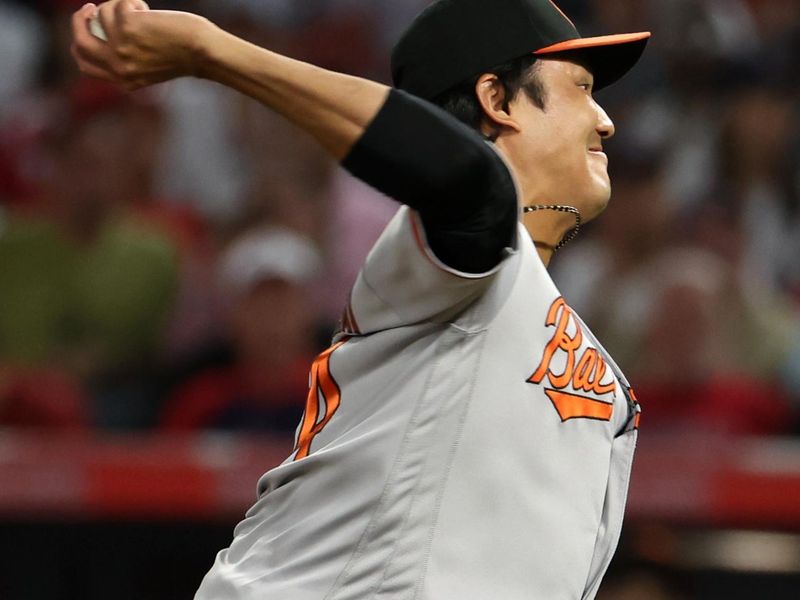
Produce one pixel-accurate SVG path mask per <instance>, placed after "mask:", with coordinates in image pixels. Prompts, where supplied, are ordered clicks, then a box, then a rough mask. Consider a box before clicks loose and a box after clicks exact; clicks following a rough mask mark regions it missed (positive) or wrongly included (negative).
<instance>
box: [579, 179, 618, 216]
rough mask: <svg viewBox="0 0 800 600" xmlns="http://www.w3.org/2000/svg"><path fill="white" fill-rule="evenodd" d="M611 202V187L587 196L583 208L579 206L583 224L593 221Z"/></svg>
mask: <svg viewBox="0 0 800 600" xmlns="http://www.w3.org/2000/svg"><path fill="white" fill-rule="evenodd" d="M610 200H611V187H610V186H608V185H607V186H605V187H604V188H603V189H602V190H595V191H594V193H593V194H587V198H586V201H585V202H583V203H582V206H578V207H576V208H578V210H580V211H581V218H582V219H583V222H584V223H585V222H587V221H591V220H592V219H594V218H596V217H597V216H598V215H600V213H602V212H603V211H604V210H605V209H606V207H607V206H608V203H609V201H610Z"/></svg>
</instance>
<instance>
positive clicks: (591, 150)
mask: <svg viewBox="0 0 800 600" xmlns="http://www.w3.org/2000/svg"><path fill="white" fill-rule="evenodd" d="M589 154H591V155H593V156H597V157H602V158H603V159H605V160H606V162H608V156H606V153H605V152H603V148H602V147H594V148H589Z"/></svg>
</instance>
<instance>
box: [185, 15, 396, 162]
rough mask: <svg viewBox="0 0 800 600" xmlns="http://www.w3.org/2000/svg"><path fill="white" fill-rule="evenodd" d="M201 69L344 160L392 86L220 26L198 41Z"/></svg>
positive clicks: (214, 79)
mask: <svg viewBox="0 0 800 600" xmlns="http://www.w3.org/2000/svg"><path fill="white" fill-rule="evenodd" d="M198 45H199V48H200V49H199V54H200V57H199V62H198V70H197V74H198V75H199V76H200V77H203V78H206V79H209V80H212V81H216V82H218V83H221V84H222V85H225V86H228V87H231V88H233V89H236V90H238V91H239V92H242V93H243V94H246V95H247V96H250V97H251V98H254V99H255V100H258V101H259V102H261V103H262V104H264V105H265V106H268V107H269V108H271V109H272V110H275V111H276V112H278V113H280V114H282V115H283V116H284V117H286V118H287V119H289V120H290V121H292V122H293V123H295V124H296V125H298V126H299V127H301V128H302V129H304V130H305V131H307V132H308V133H310V134H311V135H312V136H314V137H315V138H316V139H317V140H318V141H319V143H320V144H321V145H322V146H323V147H324V148H325V149H326V150H327V151H328V152H330V153H331V154H332V155H333V156H334V157H335V158H336V159H337V160H341V159H343V158H344V157H345V156H346V155H347V153H348V152H349V151H350V149H351V148H352V146H353V145H354V144H355V142H356V141H357V140H358V139H359V138H360V137H361V136H362V134H363V133H364V130H365V129H366V127H367V126H368V125H369V123H370V122H371V121H372V119H373V118H374V117H375V115H376V114H377V113H378V111H379V110H380V108H381V106H382V105H383V103H384V102H385V100H386V96H387V94H388V93H389V88H388V87H387V86H385V85H382V84H380V83H376V82H374V81H370V80H367V79H363V78H360V77H353V76H351V75H344V74H342V73H336V72H333V71H329V70H327V69H323V68H320V67H317V66H314V65H311V64H308V63H305V62H302V61H299V60H295V59H292V58H289V57H287V56H282V55H280V54H277V53H275V52H270V51H269V50H265V49H263V48H260V47H258V46H256V45H254V44H251V43H249V42H246V41H244V40H241V39H239V38H237V37H236V36H234V35H231V34H229V33H227V32H225V31H223V30H222V29H219V28H218V27H216V26H210V27H208V28H206V29H205V31H204V32H203V34H202V37H201V38H200V40H199V41H198Z"/></svg>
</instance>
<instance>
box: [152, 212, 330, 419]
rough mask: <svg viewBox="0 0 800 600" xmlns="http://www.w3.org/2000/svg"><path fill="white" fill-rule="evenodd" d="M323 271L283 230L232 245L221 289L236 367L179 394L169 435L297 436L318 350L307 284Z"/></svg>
mask: <svg viewBox="0 0 800 600" xmlns="http://www.w3.org/2000/svg"><path fill="white" fill-rule="evenodd" d="M320 265H321V262H320V257H319V255H318V253H317V251H316V249H315V247H314V246H313V244H312V243H311V242H310V241H309V240H308V239H307V238H306V237H304V236H302V235H300V234H297V233H295V232H293V231H291V230H289V229H287V228H284V227H268V228H261V229H257V230H254V231H251V232H249V233H246V234H244V235H243V236H241V237H239V238H238V239H236V240H235V241H234V242H233V243H232V245H231V247H230V248H229V249H228V250H227V251H226V253H225V254H224V256H223V257H222V260H221V264H220V277H219V284H220V288H221V292H222V294H223V295H224V296H225V297H226V300H227V302H226V304H227V305H228V311H227V314H228V325H229V343H230V345H231V347H232V354H233V361H232V363H231V364H228V365H224V366H219V367H214V368H210V369H208V370H206V371H204V372H202V373H200V374H198V375H196V376H195V377H193V378H191V379H190V380H188V381H187V382H186V383H185V384H184V385H182V386H180V387H179V388H178V389H177V390H176V391H175V392H174V394H173V395H172V396H171V397H170V399H169V401H168V403H167V405H166V409H165V413H164V418H163V426H164V427H165V428H166V429H167V430H194V429H229V430H239V431H265V430H266V431H273V432H282V433H289V432H291V431H294V429H295V428H296V426H297V424H298V423H299V420H300V415H301V414H302V411H303V406H304V404H305V398H306V394H307V390H308V370H309V366H310V364H311V361H312V358H313V355H314V354H315V351H316V348H315V340H314V313H313V312H312V311H311V310H309V304H310V300H311V299H312V296H311V294H310V290H309V289H308V287H307V284H308V283H309V282H311V281H312V279H313V277H314V276H315V275H316V274H317V272H318V270H319V268H320Z"/></svg>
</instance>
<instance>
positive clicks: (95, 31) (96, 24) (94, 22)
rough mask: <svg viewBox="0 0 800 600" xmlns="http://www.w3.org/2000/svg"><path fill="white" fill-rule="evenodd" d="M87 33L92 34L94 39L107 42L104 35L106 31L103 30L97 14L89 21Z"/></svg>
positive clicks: (106, 37)
mask: <svg viewBox="0 0 800 600" xmlns="http://www.w3.org/2000/svg"><path fill="white" fill-rule="evenodd" d="M89 31H91V32H92V35H93V36H94V37H96V38H99V39H101V40H103V41H104V42H107V41H108V36H107V35H106V30H105V29H103V24H102V23H101V22H100V15H99V14H96V13H95V15H94V16H93V17H92V18H91V20H90V21H89Z"/></svg>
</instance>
